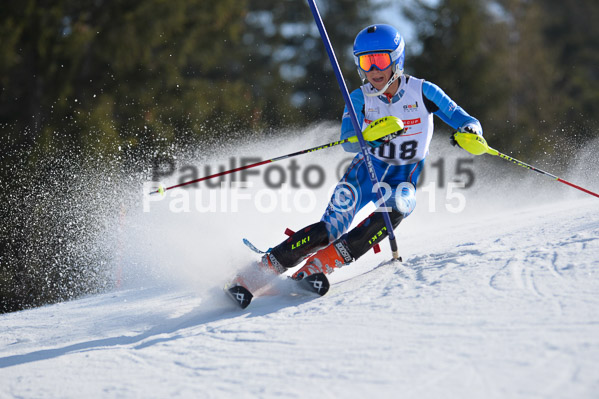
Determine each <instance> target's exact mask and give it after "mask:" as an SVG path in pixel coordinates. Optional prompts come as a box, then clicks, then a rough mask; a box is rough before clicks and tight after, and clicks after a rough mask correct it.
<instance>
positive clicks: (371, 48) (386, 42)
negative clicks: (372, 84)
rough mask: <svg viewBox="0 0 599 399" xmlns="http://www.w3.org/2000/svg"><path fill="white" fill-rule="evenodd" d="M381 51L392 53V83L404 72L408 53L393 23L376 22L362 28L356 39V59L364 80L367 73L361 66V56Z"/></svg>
mask: <svg viewBox="0 0 599 399" xmlns="http://www.w3.org/2000/svg"><path fill="white" fill-rule="evenodd" d="M380 52H388V53H389V54H390V55H391V62H392V66H393V76H392V77H391V79H390V81H389V82H390V83H392V82H393V81H394V80H396V79H397V78H399V77H400V76H401V75H402V74H403V69H404V59H405V55H406V53H405V42H404V39H403V37H402V36H401V35H400V34H399V32H398V31H397V29H395V28H394V27H392V26H391V25H385V24H376V25H371V26H368V27H366V28H364V29H362V30H361V31H360V33H358V35H357V36H356V40H355V41H354V61H355V63H356V66H357V67H358V73H359V74H360V77H361V78H362V80H366V75H365V74H364V72H363V71H362V70H361V69H360V67H359V65H360V61H359V56H360V55H363V54H368V53H380Z"/></svg>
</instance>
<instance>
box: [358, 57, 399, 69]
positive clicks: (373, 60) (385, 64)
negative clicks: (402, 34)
mask: <svg viewBox="0 0 599 399" xmlns="http://www.w3.org/2000/svg"><path fill="white" fill-rule="evenodd" d="M359 60H360V68H361V69H362V70H363V71H364V72H370V71H371V70H372V68H374V67H376V68H377V69H378V70H380V71H383V70H385V69H387V68H389V66H390V65H391V55H390V54H389V53H374V54H365V55H361V56H360V57H359Z"/></svg>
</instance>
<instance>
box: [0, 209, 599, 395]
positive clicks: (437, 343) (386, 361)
mask: <svg viewBox="0 0 599 399" xmlns="http://www.w3.org/2000/svg"><path fill="white" fill-rule="evenodd" d="M597 209H598V208H597V203H596V200H575V201H570V202H564V203H556V204H549V205H542V206H538V207H535V208H532V207H531V208H523V209H513V210H509V211H502V212H501V213H498V214H492V215H490V216H485V218H484V219H483V218H467V217H464V218H463V219H461V220H462V222H461V223H460V222H459V221H457V222H454V223H452V225H451V227H450V228H443V227H440V228H437V227H436V226H431V227H430V229H428V230H422V231H421V232H420V233H415V234H409V235H408V234H407V233H406V234H403V230H402V228H401V226H400V228H399V230H398V231H399V232H400V233H399V235H398V240H399V243H400V249H401V250H402V255H403V257H404V262H402V263H399V262H392V261H391V262H386V261H385V260H384V256H383V255H380V254H379V255H374V254H373V253H369V254H367V255H365V256H364V258H362V259H360V260H359V261H358V262H356V264H355V265H352V266H351V267H347V268H344V269H341V270H339V271H337V272H336V273H334V274H332V275H331V277H330V280H331V283H332V286H331V290H330V291H329V293H328V294H327V295H326V296H325V297H322V298H319V297H313V296H308V295H292V294H290V293H283V294H281V295H278V296H271V297H259V298H256V299H255V300H254V302H253V303H252V304H251V306H250V307H249V308H248V309H246V310H243V311H242V310H238V309H235V307H234V306H233V305H232V304H231V303H230V301H229V299H228V298H226V297H225V295H224V294H223V293H222V292H221V291H220V288H213V289H211V290H204V291H203V292H197V291H194V290H189V289H181V288H180V287H171V286H149V287H145V288H142V287H137V288H131V289H127V290H122V291H116V292H112V293H107V294H103V295H98V296H93V297H88V298H83V299H80V300H75V301H72V302H68V303H61V304H56V305H52V306H46V307H42V308H38V309H32V310H27V311H22V312H17V313H12V314H5V315H1V316H0V382H1V384H0V397H2V398H5V397H6V398H12V397H14V398H58V397H60V398H80V397H117V398H129V397H136V398H137V397H151V398H163V397H190V398H191V397H193V398H196V397H202V398H228V397H235V398H254V397H260V398H275V397H276V398H279V397H281V398H305V397H315V396H318V397H324V398H338V397H345V398H362V397H366V396H370V397H402V398H440V397H443V398H482V397H484V398H507V397H509V398H593V397H597V392H599V212H597ZM362 273H363V274H362ZM282 285H284V284H282Z"/></svg>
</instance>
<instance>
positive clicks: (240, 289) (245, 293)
mask: <svg viewBox="0 0 599 399" xmlns="http://www.w3.org/2000/svg"><path fill="white" fill-rule="evenodd" d="M225 292H226V293H227V294H228V295H229V297H230V298H231V299H232V300H233V301H234V302H235V303H236V304H237V305H238V306H239V307H240V308H241V309H245V308H247V307H248V306H249V304H250V303H251V302H252V298H253V297H254V296H253V295H252V293H251V292H250V291H249V290H248V289H247V288H245V287H244V286H242V285H235V286H233V287H225Z"/></svg>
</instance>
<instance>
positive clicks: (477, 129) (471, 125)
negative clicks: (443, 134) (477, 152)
mask: <svg viewBox="0 0 599 399" xmlns="http://www.w3.org/2000/svg"><path fill="white" fill-rule="evenodd" d="M458 132H460V133H474V134H478V135H479V136H482V135H483V128H482V126H481V125H480V123H479V122H468V123H465V124H464V125H463V126H461V127H460V128H459V129H458ZM450 142H451V145H453V146H454V147H455V146H458V147H459V146H460V145H459V144H458V142H457V141H455V136H454V135H453V134H452V135H451V138H450Z"/></svg>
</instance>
